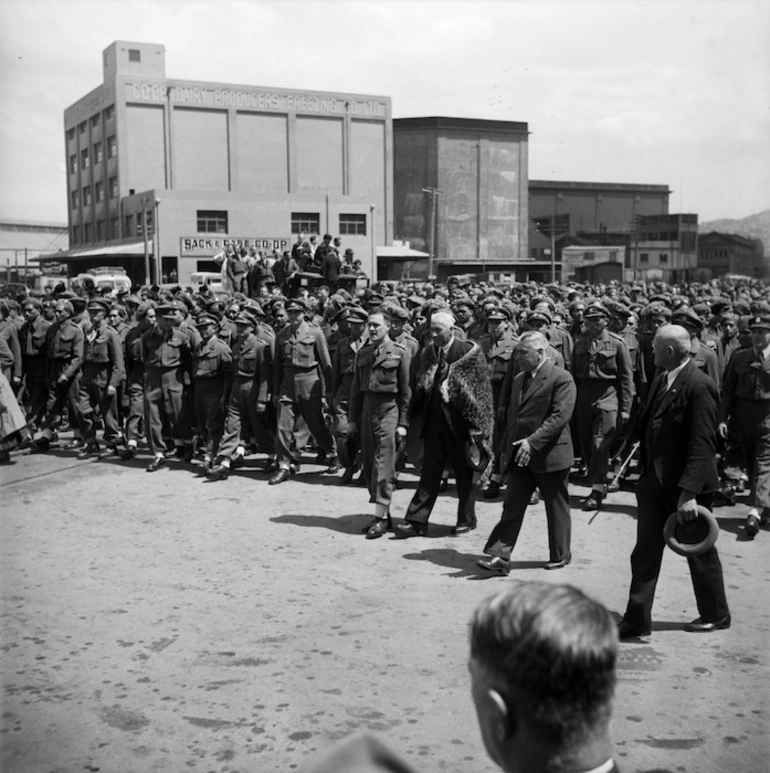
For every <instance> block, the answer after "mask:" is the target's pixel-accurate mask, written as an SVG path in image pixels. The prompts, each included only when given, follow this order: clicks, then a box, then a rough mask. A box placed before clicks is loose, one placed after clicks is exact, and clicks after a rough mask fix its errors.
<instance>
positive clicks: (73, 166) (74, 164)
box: [70, 153, 78, 174]
mask: <svg viewBox="0 0 770 773" xmlns="http://www.w3.org/2000/svg"><path fill="white" fill-rule="evenodd" d="M77 171H78V154H77V153H73V154H72V155H71V156H70V174H75V173H76V172H77Z"/></svg>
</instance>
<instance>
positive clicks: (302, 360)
mask: <svg viewBox="0 0 770 773" xmlns="http://www.w3.org/2000/svg"><path fill="white" fill-rule="evenodd" d="M297 303H299V302H298V301H297V300H296V299H295V300H292V301H288V302H287V304H286V308H287V311H288V310H289V309H290V308H292V309H294V308H295V307H296V304H297ZM300 305H301V306H303V307H304V303H301V304H300ZM274 359H275V365H274V370H273V399H274V400H275V401H276V402H277V408H278V421H277V423H278V426H277V431H276V446H275V448H276V460H277V462H278V465H279V467H280V468H281V469H282V470H288V469H290V468H291V466H292V465H294V466H295V468H296V467H298V466H299V463H300V455H299V454H300V450H301V449H300V447H298V445H297V442H296V438H295V424H296V422H297V419H299V418H302V419H304V421H305V422H306V423H307V427H308V429H309V430H310V432H311V433H312V435H313V437H314V438H315V441H316V443H317V444H318V446H319V447H320V448H321V450H322V451H324V452H325V453H326V454H327V455H329V456H332V457H334V454H335V445H334V438H333V437H332V435H331V432H330V431H329V428H328V427H327V426H326V423H325V420H324V403H325V402H326V399H327V389H328V388H329V387H330V386H331V360H330V359H329V350H328V348H327V346H326V339H325V338H324V334H323V331H322V330H321V329H320V328H318V327H313V326H311V325H309V324H308V323H307V321H305V320H303V321H302V322H301V323H300V325H299V327H298V328H297V329H296V330H293V329H292V327H291V325H287V326H286V327H285V328H283V329H282V330H281V331H280V332H279V333H278V335H277V336H276V340H275V358H274ZM276 482H278V481H276Z"/></svg>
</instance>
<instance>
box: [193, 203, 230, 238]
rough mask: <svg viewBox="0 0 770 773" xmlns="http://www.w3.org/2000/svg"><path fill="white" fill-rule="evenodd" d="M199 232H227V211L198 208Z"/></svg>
mask: <svg viewBox="0 0 770 773" xmlns="http://www.w3.org/2000/svg"><path fill="white" fill-rule="evenodd" d="M198 233H201V234H226V233H227V212H226V211H219V210H215V209H199V210H198Z"/></svg>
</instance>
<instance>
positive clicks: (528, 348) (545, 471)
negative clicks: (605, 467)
mask: <svg viewBox="0 0 770 773" xmlns="http://www.w3.org/2000/svg"><path fill="white" fill-rule="evenodd" d="M547 350H548V340H547V339H546V337H545V336H544V335H543V334H542V333H538V332H529V333H524V335H523V336H522V337H521V339H520V340H519V342H518V344H517V345H516V351H515V357H516V360H517V364H518V366H519V369H520V372H519V373H518V375H517V376H516V377H515V378H514V380H513V388H512V390H511V403H510V406H509V407H508V426H507V429H506V434H505V438H504V440H503V460H504V461H503V467H504V469H505V470H506V472H507V475H508V480H507V487H506V495H505V502H504V504H503V515H502V517H501V518H500V521H499V523H498V524H497V526H495V528H494V529H493V530H492V534H491V535H490V537H489V539H488V540H487V544H486V546H485V547H484V552H485V553H486V554H487V555H490V556H492V559H491V560H490V561H479V562H478V563H479V566H481V567H482V568H483V569H489V570H491V571H499V572H501V573H503V574H507V573H508V570H509V561H510V558H511V553H512V551H513V548H514V546H515V545H516V540H517V539H518V537H519V532H520V531H521V525H522V523H523V521H524V513H525V512H526V509H527V505H528V504H529V499H530V497H531V496H532V493H533V492H534V491H535V489H537V488H539V489H540V493H541V494H542V498H543V501H544V502H545V512H546V517H547V519H548V550H549V554H550V558H549V561H548V563H547V564H546V565H545V568H546V569H561V568H562V567H564V566H566V565H567V564H568V563H569V562H570V559H571V554H570V533H571V525H572V522H571V518H570V509H569V492H568V486H567V484H568V478H569V470H570V467H571V466H572V464H573V462H574V461H575V456H574V453H573V451H572V439H571V437H570V431H569V421H570V418H571V417H572V412H573V410H574V409H575V392H576V390H575V382H574V381H573V379H572V376H570V374H569V373H568V372H567V371H566V370H564V369H563V368H557V367H556V366H555V365H554V364H553V363H552V362H551V361H550V360H549V359H548V355H547Z"/></svg>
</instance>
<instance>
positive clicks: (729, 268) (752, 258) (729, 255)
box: [698, 231, 767, 278]
mask: <svg viewBox="0 0 770 773" xmlns="http://www.w3.org/2000/svg"><path fill="white" fill-rule="evenodd" d="M764 255H765V249H764V245H763V244H762V242H761V241H760V240H759V239H748V238H746V237H745V236H738V235H737V234H726V233H719V232H718V231H711V232H710V233H707V234H700V235H699V236H698V268H700V269H706V270H708V271H709V272H710V276H712V277H719V276H724V275H725V274H739V275H741V276H749V277H752V278H761V277H765V276H767V265H766V263H765V257H764Z"/></svg>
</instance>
